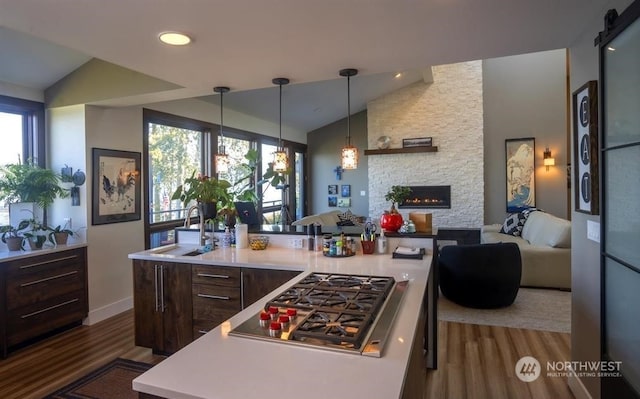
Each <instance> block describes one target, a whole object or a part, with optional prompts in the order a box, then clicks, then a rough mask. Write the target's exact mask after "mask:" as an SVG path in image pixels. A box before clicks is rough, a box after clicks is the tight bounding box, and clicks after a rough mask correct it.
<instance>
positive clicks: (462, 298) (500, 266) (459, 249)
mask: <svg viewBox="0 0 640 399" xmlns="http://www.w3.org/2000/svg"><path fill="white" fill-rule="evenodd" d="M438 267H439V269H438V272H439V282H440V290H441V291H442V294H443V295H444V296H445V297H447V298H448V299H449V300H451V301H453V302H455V303H457V304H459V305H462V306H467V307H471V308H480V309H491V308H501V307H505V306H509V305H511V304H512V303H513V301H514V300H515V299H516V295H517V294H518V289H519V288H520V277H521V275H522V260H521V258H520V249H519V248H518V245H517V244H515V243H511V242H509V243H496V244H475V245H448V246H445V247H443V248H442V249H441V251H440V255H439V257H438Z"/></svg>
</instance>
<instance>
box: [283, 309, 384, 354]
mask: <svg viewBox="0 0 640 399" xmlns="http://www.w3.org/2000/svg"><path fill="white" fill-rule="evenodd" d="M371 322H372V319H371V314H366V313H347V312H326V311H319V310H315V311H312V312H311V313H309V314H308V315H307V317H306V318H305V319H304V320H303V321H302V322H301V323H300V324H298V327H297V328H296V329H295V330H294V331H293V339H297V340H300V341H304V340H305V339H306V338H311V339H322V340H326V341H329V342H331V343H334V344H341V345H345V344H346V345H351V346H353V347H354V348H356V349H358V348H360V345H361V344H362V339H363V338H364V334H365V333H366V332H367V330H368V328H369V326H370V325H371Z"/></svg>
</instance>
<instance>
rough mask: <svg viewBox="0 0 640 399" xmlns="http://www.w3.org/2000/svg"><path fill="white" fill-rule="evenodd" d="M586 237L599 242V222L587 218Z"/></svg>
mask: <svg viewBox="0 0 640 399" xmlns="http://www.w3.org/2000/svg"><path fill="white" fill-rule="evenodd" d="M587 238H588V239H590V240H591V241H595V242H597V243H599V242H600V223H598V222H594V221H591V220H587Z"/></svg>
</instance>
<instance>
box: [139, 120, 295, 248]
mask: <svg viewBox="0 0 640 399" xmlns="http://www.w3.org/2000/svg"><path fill="white" fill-rule="evenodd" d="M143 119H144V150H143V151H144V154H143V158H144V160H145V161H144V168H145V173H144V176H146V180H145V187H144V190H145V192H146V193H147V198H148V200H147V201H146V202H145V209H144V212H145V237H147V238H146V242H145V246H146V248H155V247H157V246H160V245H165V244H168V243H172V242H174V233H173V232H174V229H175V228H176V227H181V226H182V225H183V223H184V218H185V217H186V215H185V211H186V209H188V208H185V206H184V204H182V203H181V202H180V201H179V200H173V201H172V200H171V195H172V194H173V192H174V191H175V190H176V188H177V187H178V186H179V185H180V184H182V182H183V181H184V179H185V178H187V177H189V176H191V174H192V173H194V171H195V173H196V174H198V173H202V174H203V175H211V174H212V173H215V172H214V171H213V168H214V166H213V154H214V151H213V149H214V148H217V142H218V135H217V132H218V131H219V126H216V125H213V124H210V123H207V122H201V121H196V120H192V119H188V118H183V117H179V116H175V115H170V114H165V113H162V112H157V111H152V110H147V109H145V110H144V113H143ZM211 132H216V134H212V133H211ZM276 143H277V139H274V138H273V137H268V136H263V135H259V134H255V133H250V132H245V131H241V130H238V129H233V128H227V127H225V131H224V146H225V151H226V153H227V154H228V155H229V171H228V172H225V173H221V174H219V176H218V177H219V178H221V179H225V180H228V181H229V182H230V183H232V184H235V183H237V182H239V181H240V180H241V178H242V177H243V176H245V175H246V173H247V171H246V169H244V168H243V167H242V166H241V165H242V164H243V163H246V162H247V160H246V159H245V154H247V152H248V151H249V150H250V149H255V150H256V151H258V158H259V159H260V162H259V165H257V166H258V167H257V174H258V175H259V176H262V174H264V172H265V171H266V170H267V168H268V164H269V162H272V161H273V152H274V151H275V150H276ZM283 145H284V146H285V148H286V149H287V151H288V153H289V154H295V155H294V158H293V159H291V160H290V162H291V168H290V169H291V173H289V175H288V176H287V183H288V184H286V185H284V186H280V187H273V186H271V185H270V184H268V183H265V184H263V185H261V186H258V185H257V182H256V176H254V177H253V178H251V179H247V180H242V181H241V182H240V183H238V186H237V187H235V188H234V192H239V191H245V190H256V191H257V192H256V194H257V196H258V198H259V203H258V204H257V212H258V217H259V218H260V219H261V220H262V221H263V223H265V224H280V223H282V219H281V213H282V210H283V209H284V210H285V211H286V213H285V216H288V222H289V223H291V222H292V221H294V220H296V219H299V218H301V217H302V216H304V213H305V202H304V192H305V182H304V175H305V171H304V161H305V156H306V145H303V144H297V143H290V142H284V143H283ZM283 203H284V204H285V207H283V206H282V205H283ZM195 222H196V221H195V219H194V223H195Z"/></svg>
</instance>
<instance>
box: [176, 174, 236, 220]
mask: <svg viewBox="0 0 640 399" xmlns="http://www.w3.org/2000/svg"><path fill="white" fill-rule="evenodd" d="M229 187H231V183H229V182H228V181H226V180H219V179H217V178H215V177H209V176H203V175H200V174H198V175H197V176H196V173H195V172H193V174H192V175H191V177H189V178H187V179H185V181H184V183H183V184H181V185H180V186H178V188H177V189H176V191H175V192H174V193H173V195H172V196H171V199H172V200H177V199H179V200H180V201H182V202H183V203H184V205H185V206H189V204H191V203H193V202H194V201H195V202H197V203H198V206H199V207H200V209H201V210H202V211H203V212H204V217H205V219H212V218H215V217H216V213H217V203H218V202H225V201H229V193H228V192H227V190H228V189H229Z"/></svg>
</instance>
